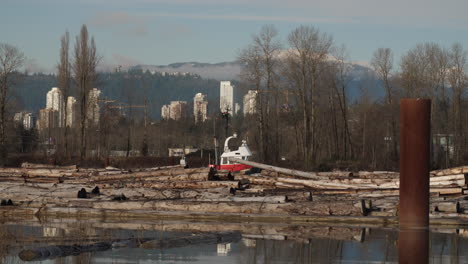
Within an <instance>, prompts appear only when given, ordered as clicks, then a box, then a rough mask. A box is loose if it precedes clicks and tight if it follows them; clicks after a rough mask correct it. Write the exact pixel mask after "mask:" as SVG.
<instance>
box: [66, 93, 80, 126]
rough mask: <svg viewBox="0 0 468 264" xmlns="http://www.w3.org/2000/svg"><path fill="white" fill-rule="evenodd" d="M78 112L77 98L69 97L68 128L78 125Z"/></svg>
mask: <svg viewBox="0 0 468 264" xmlns="http://www.w3.org/2000/svg"><path fill="white" fill-rule="evenodd" d="M77 112H78V105H77V104H76V98H75V97H73V96H68V99H67V119H66V126H68V127H72V126H73V125H74V124H75V123H76V121H77V116H76V114H77Z"/></svg>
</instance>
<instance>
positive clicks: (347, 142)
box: [333, 46, 354, 159]
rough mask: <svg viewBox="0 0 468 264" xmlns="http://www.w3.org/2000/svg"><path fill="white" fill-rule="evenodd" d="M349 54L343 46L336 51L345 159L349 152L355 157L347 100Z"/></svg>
mask: <svg viewBox="0 0 468 264" xmlns="http://www.w3.org/2000/svg"><path fill="white" fill-rule="evenodd" d="M347 57H348V56H347V52H346V48H345V46H341V47H340V48H338V49H336V51H335V59H336V61H335V75H336V76H335V85H334V86H333V87H334V88H335V91H336V94H337V95H338V102H339V105H340V110H341V116H342V119H343V133H342V134H343V135H342V137H341V138H342V140H343V148H344V153H343V154H344V158H345V159H347V158H348V152H349V154H350V157H351V158H352V157H353V156H354V151H353V144H352V141H351V133H350V130H349V123H348V118H349V114H348V98H347V87H348V84H349V82H350V81H351V78H350V73H349V71H350V68H349V67H348V65H347V64H346V58H347Z"/></svg>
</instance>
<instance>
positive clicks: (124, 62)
mask: <svg viewBox="0 0 468 264" xmlns="http://www.w3.org/2000/svg"><path fill="white" fill-rule="evenodd" d="M112 61H113V62H114V65H120V66H122V67H128V66H134V65H138V64H143V63H142V62H141V61H140V60H138V59H135V58H132V57H128V56H124V55H121V54H117V53H114V54H112Z"/></svg>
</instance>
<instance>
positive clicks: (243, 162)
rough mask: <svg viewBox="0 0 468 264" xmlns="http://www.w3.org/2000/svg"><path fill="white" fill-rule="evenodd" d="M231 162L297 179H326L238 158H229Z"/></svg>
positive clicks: (310, 173) (309, 173)
mask: <svg viewBox="0 0 468 264" xmlns="http://www.w3.org/2000/svg"><path fill="white" fill-rule="evenodd" d="M229 160H230V161H233V162H237V163H241V164H245V165H248V166H252V167H255V168H260V169H264V170H269V171H274V172H277V173H283V174H287V175H292V176H297V177H303V178H308V179H314V180H323V179H324V178H326V177H320V176H318V175H317V173H314V172H305V171H299V170H292V169H285V168H280V167H275V166H271V165H265V164H262V163H258V162H253V161H248V160H242V159H236V158H229Z"/></svg>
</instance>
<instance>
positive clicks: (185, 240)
mask: <svg viewBox="0 0 468 264" xmlns="http://www.w3.org/2000/svg"><path fill="white" fill-rule="evenodd" d="M240 239H241V234H240V233H239V232H223V233H214V234H201V235H193V236H185V237H181V238H166V239H158V240H151V241H146V242H143V243H142V244H141V245H140V247H141V248H146V249H168V248H179V247H186V246H193V245H199V244H218V243H234V242H237V241H239V240H240Z"/></svg>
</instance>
